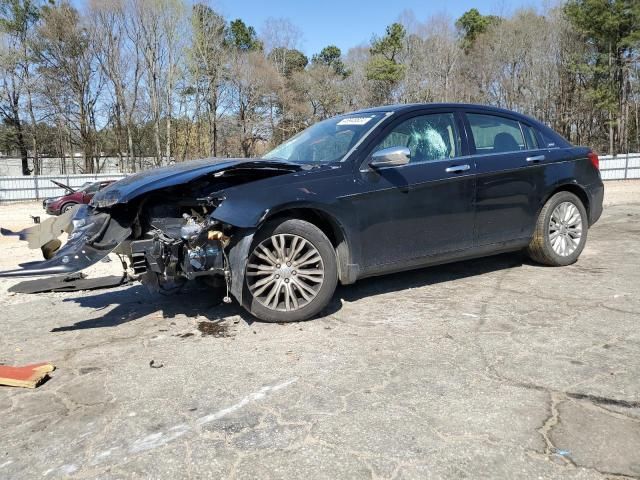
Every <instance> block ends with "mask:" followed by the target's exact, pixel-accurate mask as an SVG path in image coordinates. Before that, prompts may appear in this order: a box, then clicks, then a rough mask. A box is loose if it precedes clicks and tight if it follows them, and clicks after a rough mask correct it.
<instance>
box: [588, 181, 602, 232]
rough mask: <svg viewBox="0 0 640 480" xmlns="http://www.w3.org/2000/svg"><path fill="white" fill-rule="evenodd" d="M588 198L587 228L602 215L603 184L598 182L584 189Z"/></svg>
mask: <svg viewBox="0 0 640 480" xmlns="http://www.w3.org/2000/svg"><path fill="white" fill-rule="evenodd" d="M585 190H586V191H587V195H588V196H589V226H591V225H593V224H594V223H596V222H597V221H598V219H599V218H600V216H601V215H602V203H603V201H604V184H603V183H602V180H599V181H597V182H595V183H593V184H591V185H589V186H587V187H586V188H585Z"/></svg>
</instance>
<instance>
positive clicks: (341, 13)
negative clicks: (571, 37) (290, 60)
mask: <svg viewBox="0 0 640 480" xmlns="http://www.w3.org/2000/svg"><path fill="white" fill-rule="evenodd" d="M213 2H214V3H213V6H214V8H216V9H217V10H218V11H219V12H220V13H222V14H223V15H224V16H225V17H226V18H227V19H228V20H231V19H234V18H242V19H243V20H244V21H245V22H246V23H248V24H249V25H252V26H254V27H255V28H256V30H258V32H259V31H260V29H261V27H262V24H263V23H264V21H265V20H266V19H267V18H269V17H275V18H279V17H284V18H288V19H289V20H291V21H292V22H293V24H294V25H296V26H297V27H298V28H300V29H301V30H302V32H303V35H304V38H303V42H302V50H303V51H304V52H305V53H306V54H307V55H311V54H313V53H316V52H318V51H319V50H321V49H322V47H324V46H326V45H328V44H330V43H334V44H335V45H337V46H338V47H340V48H341V49H342V51H343V53H346V51H347V50H348V49H349V48H350V47H353V46H356V45H359V44H361V43H366V42H368V41H369V40H370V39H371V36H372V35H373V34H374V33H375V34H379V35H381V34H383V33H384V29H385V27H386V26H387V25H388V24H390V23H392V22H393V21H395V20H397V19H398V17H399V16H400V14H401V13H402V12H403V10H412V11H413V13H414V14H415V16H416V19H417V20H419V21H424V20H426V19H427V18H429V17H430V16H432V15H438V14H443V13H444V14H446V15H448V16H450V17H451V18H453V19H456V18H458V17H459V16H460V15H462V14H463V13H464V12H465V11H467V10H469V9H470V8H473V7H475V8H477V9H478V10H480V13H482V14H484V15H486V14H498V15H508V14H510V13H512V12H513V11H514V10H516V9H518V8H520V7H533V8H536V9H538V10H539V9H541V7H542V5H543V4H545V3H549V2H543V0H509V1H506V0H475V1H472V0H449V1H428V0H422V1H420V0H370V1H363V0H320V1H317V0H314V1H309V0H270V1H266V0H213Z"/></svg>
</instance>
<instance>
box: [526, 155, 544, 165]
mask: <svg viewBox="0 0 640 480" xmlns="http://www.w3.org/2000/svg"><path fill="white" fill-rule="evenodd" d="M544 159H545V156H544V155H536V156H535V157H527V162H529V163H537V162H541V161H543V160H544Z"/></svg>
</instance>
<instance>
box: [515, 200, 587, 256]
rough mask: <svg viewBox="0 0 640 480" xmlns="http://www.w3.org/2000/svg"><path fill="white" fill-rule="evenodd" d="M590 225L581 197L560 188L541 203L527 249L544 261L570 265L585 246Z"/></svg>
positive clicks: (530, 254)
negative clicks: (561, 190) (559, 190)
mask: <svg viewBox="0 0 640 480" xmlns="http://www.w3.org/2000/svg"><path fill="white" fill-rule="evenodd" d="M588 228H589V224H588V220H587V211H586V209H585V208H584V205H583V204H582V202H581V201H580V199H579V198H578V197H576V196H575V195H574V194H573V193H570V192H558V193H556V194H555V195H553V196H552V197H551V198H550V199H549V200H547V203H545V204H544V207H542V210H541V211H540V215H539V216H538V221H537V222H536V227H535V231H534V234H533V238H532V239H531V243H529V246H528V247H527V253H528V255H529V257H531V259H532V260H535V261H536V262H538V263H542V264H545V265H551V266H554V267H560V266H565V265H571V264H572V263H575V262H576V260H578V257H579V256H580V254H581V253H582V250H583V249H584V245H585V243H586V242H587V230H588Z"/></svg>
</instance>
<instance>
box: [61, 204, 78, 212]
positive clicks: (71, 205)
mask: <svg viewBox="0 0 640 480" xmlns="http://www.w3.org/2000/svg"><path fill="white" fill-rule="evenodd" d="M76 205H78V204H77V203H73V202H69V203H65V204H64V205H63V206H62V208H61V209H60V214H63V213H67V212H68V211H69V210H71V209H72V208H73V207H75V206H76Z"/></svg>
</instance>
